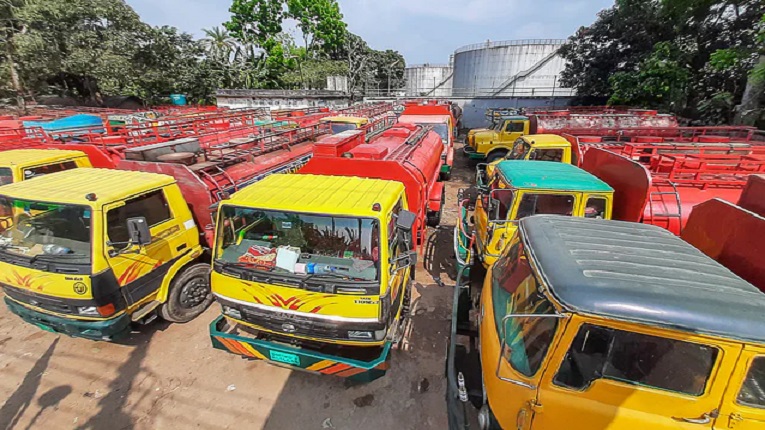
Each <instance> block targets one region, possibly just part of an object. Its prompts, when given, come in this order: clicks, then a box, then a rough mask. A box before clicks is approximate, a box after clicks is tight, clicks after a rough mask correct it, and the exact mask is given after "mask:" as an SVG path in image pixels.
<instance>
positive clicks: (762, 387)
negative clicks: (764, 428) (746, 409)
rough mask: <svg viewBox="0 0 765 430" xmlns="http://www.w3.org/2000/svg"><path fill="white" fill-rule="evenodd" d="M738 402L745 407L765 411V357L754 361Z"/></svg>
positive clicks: (739, 394)
mask: <svg viewBox="0 0 765 430" xmlns="http://www.w3.org/2000/svg"><path fill="white" fill-rule="evenodd" d="M737 401H738V403H740V404H742V405H745V406H751V407H754V408H760V409H765V357H757V358H755V359H754V360H753V361H752V366H751V367H750V368H749V372H748V373H747V375H746V379H745V380H744V384H743V385H742V386H741V391H739V393H738V398H737Z"/></svg>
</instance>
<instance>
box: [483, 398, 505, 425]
mask: <svg viewBox="0 0 765 430" xmlns="http://www.w3.org/2000/svg"><path fill="white" fill-rule="evenodd" d="M478 428H479V429H481V430H502V426H500V425H499V422H497V417H495V416H494V412H492V410H491V408H490V407H489V404H488V403H485V404H484V405H483V407H482V408H481V410H479V411H478Z"/></svg>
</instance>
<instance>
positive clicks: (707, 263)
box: [447, 216, 765, 430]
mask: <svg viewBox="0 0 765 430" xmlns="http://www.w3.org/2000/svg"><path fill="white" fill-rule="evenodd" d="M465 295H474V296H478V301H477V305H475V308H476V309H475V310H474V311H475V312H473V311H471V310H469V309H468V308H469V307H470V306H471V301H470V300H466V299H465V298H462V297H464V296H465ZM454 303H455V305H454V322H453V326H452V335H451V339H450V340H451V344H450V346H449V357H448V359H447V379H448V389H447V390H448V391H447V392H448V394H447V402H448V404H449V411H450V425H449V428H450V429H451V430H456V429H465V428H467V427H466V426H465V424H466V420H465V415H466V414H465V413H466V412H467V411H468V408H469V403H468V402H467V400H470V401H471V402H472V403H473V404H474V405H475V406H477V407H480V413H479V421H480V423H481V426H480V428H482V429H523V430H559V429H573V430H579V429H581V430H590V429H611V430H633V429H652V430H670V429H672V430H678V429H688V430H693V429H716V430H723V429H742V430H748V429H762V428H765V390H763V387H765V294H763V293H762V292H761V291H759V290H758V289H757V288H756V287H754V286H753V285H751V284H749V283H747V282H746V281H744V280H743V279H741V278H739V277H738V276H736V275H734V274H733V273H732V272H730V271H729V270H728V269H727V268H725V267H723V266H722V265H720V264H719V263H717V262H715V261H714V260H712V259H711V258H709V257H707V256H706V255H704V254H703V253H702V252H701V251H699V250H697V249H696V248H694V247H693V246H691V245H690V244H688V243H686V242H684V241H682V240H681V239H680V238H678V237H676V236H674V235H673V234H672V233H670V232H669V231H666V230H664V229H661V228H659V227H656V226H650V225H645V224H637V223H626V222H620V221H608V220H587V219H578V218H570V217H559V216H557V217H556V216H536V217H530V218H526V219H523V220H521V222H520V223H519V228H518V232H517V233H516V235H515V236H514V237H513V238H512V239H511V240H510V245H509V246H508V247H507V248H506V250H505V251H504V252H503V254H502V256H501V258H500V259H499V260H498V261H497V262H496V264H495V265H494V266H492V267H491V268H490V269H489V271H488V274H487V276H486V278H485V281H484V283H483V287H482V288H481V289H480V291H471V289H470V288H469V287H462V286H461V285H460V287H459V288H456V289H455V301H454ZM461 315H463V316H464V315H471V316H470V318H471V319H470V320H464V319H461V317H460V316H461ZM477 315H480V318H478V317H477ZM459 327H463V329H462V331H461V332H459V331H458V330H459ZM457 334H462V335H464V336H466V337H465V338H462V337H461V338H458V337H457ZM467 338H469V339H470V341H471V343H466V342H464V340H463V339H467ZM476 338H477V339H476ZM476 340H477V342H476ZM475 343H477V344H478V348H474V347H473V346H472V345H474V344H475ZM474 366H477V367H478V369H480V370H478V372H476V370H477V369H476V367H474ZM470 372H473V373H470ZM475 373H478V374H479V375H482V376H477V377H471V375H472V374H475Z"/></svg>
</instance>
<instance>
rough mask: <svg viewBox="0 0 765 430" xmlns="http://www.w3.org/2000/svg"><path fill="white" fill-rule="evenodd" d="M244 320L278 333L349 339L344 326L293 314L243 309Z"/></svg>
mask: <svg viewBox="0 0 765 430" xmlns="http://www.w3.org/2000/svg"><path fill="white" fill-rule="evenodd" d="M242 318H243V319H244V320H245V321H246V322H249V323H252V324H255V325H258V326H260V327H263V328H264V329H266V330H269V331H273V332H276V333H284V334H289V335H295V336H304V337H314V338H322V339H348V329H347V328H346V329H343V328H342V324H338V323H329V322H324V321H316V320H313V319H310V318H303V317H299V316H295V315H291V314H285V313H279V312H263V311H260V310H258V309H253V308H248V307H242Z"/></svg>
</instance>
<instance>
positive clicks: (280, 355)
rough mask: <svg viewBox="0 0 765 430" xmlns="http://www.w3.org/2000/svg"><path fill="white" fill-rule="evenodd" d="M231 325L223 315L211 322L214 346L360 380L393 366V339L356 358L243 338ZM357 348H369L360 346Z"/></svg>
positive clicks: (246, 355)
mask: <svg viewBox="0 0 765 430" xmlns="http://www.w3.org/2000/svg"><path fill="white" fill-rule="evenodd" d="M229 328H230V326H229V323H228V321H226V319H225V318H224V317H222V316H219V317H218V318H216V319H215V320H213V322H212V323H210V340H211V341H212V346H213V348H215V349H220V350H223V351H228V352H230V353H233V354H237V355H241V356H243V357H245V358H248V359H252V360H264V361H267V362H269V363H271V364H274V365H277V366H282V367H288V368H291V369H296V370H303V371H308V372H313V373H321V374H324V375H334V376H340V377H343V378H347V379H351V380H354V381H357V382H371V381H374V380H375V379H378V378H380V377H382V376H384V375H385V373H386V372H387V370H388V367H389V365H390V349H391V343H390V342H388V343H386V344H385V346H383V347H381V348H376V349H375V350H374V351H373V352H374V353H372V354H369V353H365V354H364V355H365V356H366V357H365V358H356V359H354V358H348V357H344V356H339V355H336V354H329V353H322V352H318V351H314V350H310V349H307V348H301V347H298V346H291V345H286V344H283V343H278V342H272V341H267V340H262V339H256V338H253V337H244V336H241V335H238V334H232V333H229V332H228V329H229ZM350 348H353V347H350ZM350 348H346V350H350ZM356 349H357V350H360V349H366V348H364V347H357V348H356ZM345 355H350V354H345ZM370 355H371V356H370Z"/></svg>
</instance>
